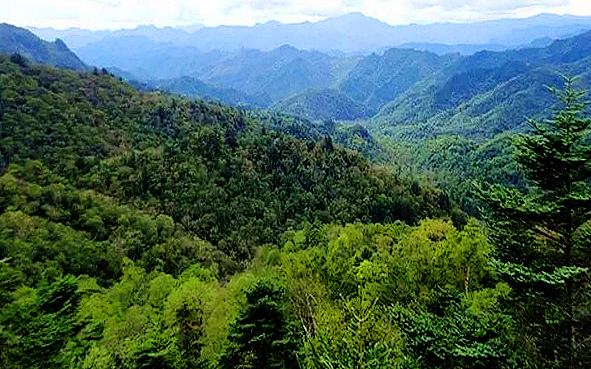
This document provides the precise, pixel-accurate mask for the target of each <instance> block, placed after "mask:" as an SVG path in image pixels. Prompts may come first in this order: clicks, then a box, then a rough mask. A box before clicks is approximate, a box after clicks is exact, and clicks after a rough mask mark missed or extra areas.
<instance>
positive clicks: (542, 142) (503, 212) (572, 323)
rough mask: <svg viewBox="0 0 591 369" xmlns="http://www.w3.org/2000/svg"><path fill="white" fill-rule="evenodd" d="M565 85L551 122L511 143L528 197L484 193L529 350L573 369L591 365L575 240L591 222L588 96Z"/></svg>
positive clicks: (582, 253) (584, 251)
mask: <svg viewBox="0 0 591 369" xmlns="http://www.w3.org/2000/svg"><path fill="white" fill-rule="evenodd" d="M565 85H566V86H565V89H564V90H561V91H559V90H556V89H551V90H552V92H554V93H555V94H556V96H557V97H558V98H559V99H560V101H561V102H562V104H563V108H562V109H561V110H560V111H558V112H557V113H556V114H555V115H554V116H553V117H552V119H550V120H546V121H544V122H535V121H530V123H531V126H532V128H533V133H532V134H523V135H519V136H517V137H516V138H515V140H514V145H515V147H516V149H517V150H516V154H515V160H516V161H517V163H518V164H520V166H521V168H522V169H523V170H524V173H525V175H526V177H527V178H528V179H529V181H530V182H531V188H530V190H529V191H528V193H526V194H524V193H521V192H519V191H517V190H516V189H512V188H506V187H502V186H491V188H490V189H489V190H488V191H486V192H484V191H482V192H481V195H482V197H483V199H484V200H485V201H486V202H487V203H488V204H489V205H490V208H491V209H492V211H493V217H491V222H490V223H491V225H492V229H493V231H494V232H493V237H494V241H495V244H496V245H497V250H498V258H499V261H500V262H501V264H499V274H500V275H501V276H504V277H505V278H507V279H509V280H510V281H511V282H513V286H514V288H515V290H516V292H517V293H518V294H519V299H518V301H520V303H519V304H520V305H518V306H521V307H522V309H521V312H522V314H521V317H522V318H523V319H525V324H526V325H527V326H528V328H526V331H524V336H529V337H530V339H531V337H533V340H534V342H533V345H532V346H533V347H534V348H533V349H532V350H531V351H532V352H535V356H537V358H538V359H539V360H542V361H544V362H545V363H546V364H544V365H545V366H546V367H547V365H548V364H549V363H551V365H554V366H556V367H562V368H576V367H584V366H585V365H589V364H591V363H589V362H587V363H584V361H586V360H588V358H587V359H585V358H584V355H583V353H584V352H585V351H586V350H588V349H589V347H587V348H586V347H585V345H587V346H588V345H589V338H590V337H589V332H588V331H587V333H585V330H584V329H583V327H584V324H583V322H584V321H585V320H587V318H588V317H585V316H584V315H585V314H588V308H583V305H584V304H583V302H582V300H583V299H585V297H584V296H585V293H583V292H582V291H585V290H587V291H588V288H589V286H588V280H587V277H586V274H587V270H586V269H585V268H586V267H588V266H590V264H591V263H590V260H589V256H588V252H589V248H588V244H589V241H588V237H587V240H584V239H585V238H586V237H577V235H578V234H580V233H581V230H583V229H584V228H587V227H588V226H589V222H590V220H591V182H590V180H591V142H590V135H589V128H590V127H591V120H590V119H587V118H585V117H584V116H583V113H584V110H585V108H586V103H585V102H584V96H585V92H584V91H582V90H578V89H576V88H575V87H574V86H573V79H572V78H565ZM581 239H583V240H581ZM587 293H588V292H587ZM587 303H588V301H587ZM535 327H542V329H541V330H540V329H538V328H535ZM585 336H586V337H585Z"/></svg>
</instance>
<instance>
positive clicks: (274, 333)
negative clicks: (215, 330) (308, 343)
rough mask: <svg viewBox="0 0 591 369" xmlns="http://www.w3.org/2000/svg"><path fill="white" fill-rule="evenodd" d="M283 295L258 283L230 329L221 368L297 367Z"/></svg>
mask: <svg viewBox="0 0 591 369" xmlns="http://www.w3.org/2000/svg"><path fill="white" fill-rule="evenodd" d="M283 295H284V292H283V290H282V289H281V288H278V287H276V286H274V285H272V284H271V283H268V282H265V281H261V282H259V283H257V284H256V285H255V286H254V288H253V289H252V290H251V291H249V292H248V293H247V296H246V299H247V306H246V309H245V310H244V312H243V313H242V315H241V316H240V317H239V318H238V320H237V321H236V322H235V323H234V325H233V326H232V328H231V331H230V335H229V336H228V340H229V341H230V343H231V348H230V349H228V351H227V352H226V354H225V355H224V357H223V358H222V362H221V364H222V366H223V367H225V368H260V369H263V368H264V369H267V368H298V360H297V356H296V355H297V349H298V348H297V341H296V340H295V339H294V337H293V334H292V332H290V326H289V324H288V322H287V320H286V319H285V316H284V313H283V309H282V302H283Z"/></svg>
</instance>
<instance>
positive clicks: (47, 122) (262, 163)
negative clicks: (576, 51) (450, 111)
mask: <svg viewBox="0 0 591 369" xmlns="http://www.w3.org/2000/svg"><path fill="white" fill-rule="evenodd" d="M553 92H554V94H555V95H556V97H557V103H556V106H557V107H559V109H557V110H556V112H555V113H554V115H553V116H552V117H551V119H550V120H540V121H531V122H530V126H531V129H530V130H529V131H528V132H526V133H522V134H511V133H507V134H506V135H504V136H498V137H496V138H495V139H494V140H492V141H487V142H485V143H483V142H481V141H478V140H475V141H472V140H474V138H473V137H463V136H462V137H460V136H445V135H443V136H437V137H435V138H434V139H433V140H429V141H420V142H421V143H420V144H416V145H414V144H412V142H411V144H409V145H408V146H403V145H402V144H401V143H392V142H391V143H390V146H388V145H387V144H384V142H385V140H386V138H387V137H388V136H387V135H388V134H391V135H393V133H392V132H381V133H380V135H379V137H378V138H377V139H376V138H374V137H373V136H372V135H371V134H370V132H368V131H367V130H366V128H364V127H363V126H360V125H348V126H347V125H338V126H337V125H335V123H334V122H332V121H330V120H326V121H324V122H322V123H312V122H310V121H307V120H305V119H300V118H294V117H290V116H286V115H282V114H279V113H273V112H264V111H258V110H253V111H249V110H238V109H235V108H230V107H225V106H222V105H219V104H213V103H206V102H202V101H196V100H191V99H186V98H181V97H175V96H170V95H167V94H162V93H160V92H141V91H137V90H135V89H134V88H133V87H131V86H129V85H128V84H126V83H124V82H122V81H121V80H120V79H118V78H116V77H114V76H112V75H111V74H109V73H108V72H107V71H106V70H102V71H99V70H96V69H95V70H94V71H66V70H59V69H53V68H51V67H47V66H41V65H37V64H34V63H33V62H31V61H29V60H27V59H26V58H24V57H22V56H20V55H18V54H13V55H7V56H0V366H1V367H6V368H47V367H51V368H220V367H221V368H326V369H329V368H450V369H451V368H503V369H505V368H585V367H589V366H591V335H590V332H591V281H590V280H589V277H590V275H589V268H590V267H591V258H589V253H590V252H591V182H590V181H591V136H590V135H589V129H590V127H591V120H589V119H588V118H587V115H586V105H585V99H586V97H585V95H584V93H583V92H581V91H579V90H578V89H577V85H576V84H575V83H573V81H572V80H571V79H567V80H566V86H565V88H564V89H562V88H560V89H556V90H554V91H553ZM337 97H338V96H337ZM323 101H324V100H321V101H320V103H322V104H323V103H324V102H323ZM333 101H335V103H338V99H337V100H333ZM337 110H339V111H340V110H341V109H337ZM376 132H380V131H376ZM417 137H418V136H417ZM415 138H416V137H415ZM382 146H384V147H382ZM435 147H439V148H440V149H439V150H435ZM441 148H444V149H441ZM434 153H438V156H436V155H434ZM410 156H412V157H413V158H414V159H415V160H416V163H422V164H421V165H424V166H425V167H429V168H439V169H438V170H437V171H435V172H432V173H434V175H435V176H438V178H432V177H431V175H430V174H429V173H420V166H419V167H417V169H418V170H408V169H405V168H403V167H402V165H404V164H405V163H406V161H407V160H409V157H410ZM386 159H387V160H386ZM385 162H388V163H389V164H388V165H385V164H383V163H385ZM378 163H382V164H378ZM480 164H482V165H480ZM464 169H465V170H466V173H467V174H466V177H465V178H461V177H459V176H458V174H459V173H464ZM454 176H455V177H454Z"/></svg>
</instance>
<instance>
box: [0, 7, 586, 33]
mask: <svg viewBox="0 0 591 369" xmlns="http://www.w3.org/2000/svg"><path fill="white" fill-rule="evenodd" d="M0 9H2V14H0V21H4V22H8V23H13V24H17V25H21V26H23V25H35V26H53V27H58V28H65V27H70V26H77V27H83V28H92V29H98V28H121V27H131V26H135V25H137V24H156V25H159V26H164V25H186V24H192V23H204V24H206V25H209V26H214V25H219V24H244V25H252V24H254V23H258V22H266V21H269V20H278V21H281V22H300V21H305V20H311V21H315V20H319V19H322V18H325V17H329V16H335V15H340V14H344V13H348V12H352V11H359V12H362V13H364V14H367V15H370V16H373V17H376V18H378V19H381V20H383V21H385V22H387V23H390V24H407V23H431V22H441V21H455V22H457V21H460V22H461V21H474V20H484V19H492V18H499V17H507V16H509V17H523V16H530V15H534V14H537V13H540V12H551V13H570V14H579V15H591V1H590V0H215V1H212V0H55V1H47V0H0Z"/></svg>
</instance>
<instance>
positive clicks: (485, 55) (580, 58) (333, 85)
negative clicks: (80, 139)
mask: <svg viewBox="0 0 591 369" xmlns="http://www.w3.org/2000/svg"><path fill="white" fill-rule="evenodd" d="M589 19H591V18H586V17H572V16H554V15H540V16H537V17H533V18H528V19H521V20H516V19H513V20H498V21H489V22H480V23H473V24H463V25H460V24H436V25H429V26H407V27H406V28H404V27H400V26H398V27H391V26H388V25H386V24H384V23H381V22H379V21H377V20H375V19H372V18H369V17H365V16H363V15H361V14H350V15H347V16H343V17H339V18H335V19H328V20H326V21H323V22H317V23H302V24H299V25H297V26H298V27H299V28H300V29H307V27H312V26H313V27H321V26H322V27H325V28H326V30H327V32H326V34H325V35H323V37H316V39H323V38H324V36H326V37H329V36H330V35H331V33H330V32H328V30H330V29H331V27H335V28H336V27H337V24H340V26H339V27H340V28H339V29H340V30H341V32H346V30H347V29H349V28H350V27H351V28H355V27H358V25H359V24H365V26H366V27H361V28H358V30H360V31H359V34H363V33H364V32H369V30H373V31H372V32H378V31H379V30H381V31H379V32H382V31H384V30H386V29H394V28H395V29H398V30H399V31H400V30H405V32H410V30H412V29H414V30H415V31H416V30H422V31H421V32H427V31H428V30H431V31H432V30H434V29H440V30H444V29H452V28H453V29H456V30H457V29H464V30H468V29H477V28H478V27H484V26H485V25H486V26H490V29H488V30H487V31H483V33H482V34H481V35H480V37H481V38H482V37H484V36H483V35H487V37H488V41H491V42H492V41H495V40H496V41H499V42H502V41H503V36H502V35H503V32H505V33H506V32H508V31H507V30H508V29H511V27H510V25H512V27H518V25H521V28H513V30H512V31H510V32H509V33H511V34H513V35H516V38H515V39H514V40H513V42H514V43H517V42H519V43H522V44H524V45H526V47H521V48H515V49H512V48H510V47H509V48H506V46H503V44H501V43H498V44H492V43H489V44H461V45H460V44H458V45H450V44H437V43H436V42H437V41H438V39H436V38H435V39H428V42H427V41H426V40H427V39H425V38H423V39H420V40H419V41H420V42H419V43H414V44H413V43H406V44H404V45H405V47H399V48H389V49H386V50H384V51H381V52H375V53H370V54H367V55H362V54H351V53H347V52H346V51H344V50H347V49H346V48H345V49H342V50H341V52H334V50H333V52H330V53H329V52H322V51H318V50H309V49H301V48H296V47H295V46H292V45H289V44H283V45H281V46H279V47H277V48H274V49H271V50H266V48H265V47H261V49H260V50H259V49H249V48H239V49H235V50H230V49H227V50H224V49H223V47H224V45H225V44H224V42H223V40H224V38H223V37H222V38H221V39H220V43H219V46H220V49H215V50H208V51H203V50H207V47H202V46H203V45H193V46H189V45H190V44H192V42H193V41H194V40H195V37H197V35H203V34H205V33H207V32H210V33H211V32H214V31H216V32H217V31H220V30H225V31H224V32H226V31H227V32H230V29H234V30H233V31H232V32H233V33H232V32H230V33H228V35H230V34H237V35H238V36H237V37H235V38H234V40H239V39H240V36H239V35H240V34H241V33H240V32H243V31H244V32H246V33H248V32H255V30H258V31H256V32H259V31H260V30H261V27H262V25H258V26H255V27H250V28H249V27H238V28H235V27H234V28H233V27H225V28H224V27H217V28H199V29H198V30H197V31H195V32H193V33H189V32H187V31H185V30H180V29H174V28H170V27H169V28H166V29H160V28H155V27H138V28H136V29H135V30H127V31H100V32H98V31H95V32H93V31H87V34H88V35H95V36H96V35H99V34H100V36H101V37H103V38H101V39H100V40H98V41H96V40H94V41H93V40H89V39H88V38H86V39H87V41H89V43H87V44H86V45H84V46H80V47H79V48H78V49H77V52H78V53H79V55H80V56H81V58H82V60H85V61H87V63H88V64H89V65H96V66H98V67H107V69H108V70H109V71H110V72H111V73H113V74H116V75H118V76H120V77H122V78H124V79H127V80H137V82H136V83H137V85H141V86H144V87H147V88H153V89H161V90H165V91H169V92H172V93H177V94H182V95H189V96H195V97H201V98H204V99H207V100H218V101H221V102H223V103H227V104H232V105H249V106H255V107H260V108H269V109H271V110H274V111H277V112H282V113H288V114H292V115H296V116H300V117H303V118H307V119H310V120H358V119H365V120H366V121H367V124H366V125H367V126H374V127H382V128H383V129H385V130H386V131H388V130H390V131H391V130H396V129H397V128H396V127H407V128H405V130H406V132H407V134H408V132H410V131H412V132H413V133H412V134H414V135H416V136H421V135H423V136H424V135H427V136H428V135H437V134H441V133H449V132H454V133H458V132H461V133H462V134H467V135H478V136H480V135H486V136H492V135H495V134H497V133H500V132H503V131H505V130H507V129H519V127H522V126H523V123H524V122H525V117H542V116H544V115H545V114H547V113H548V112H549V111H550V109H551V108H552V106H553V101H554V100H553V98H552V97H551V96H550V94H549V93H547V89H546V85H551V86H555V85H558V84H560V77H559V73H563V74H569V75H574V76H579V77H580V79H581V84H582V86H583V87H585V86H588V85H589V79H588V77H589V74H590V72H591V67H590V65H591V63H590V61H591V59H590V58H591V46H589V45H591V32H586V33H582V34H577V35H574V36H573V35H571V34H569V32H575V30H580V29H582V28H583V27H584V25H585V24H586V23H585V22H588V21H589ZM372 25H373V26H372ZM542 25H543V26H542ZM283 26H285V27H284V29H288V30H289V29H296V28H298V27H296V25H281V24H279V23H276V22H274V23H268V24H266V25H265V27H268V28H273V27H279V28H280V27H283ZM294 27H295V28H294ZM454 27H455V28H454ZM528 27H529V28H528ZM263 28H264V27H263ZM0 30H2V37H3V38H2V40H5V41H3V42H2V47H3V48H4V49H3V51H4V52H20V53H22V54H23V55H25V56H27V57H29V58H31V59H32V60H34V61H39V62H46V63H48V64H51V65H58V66H66V67H69V68H74V69H76V68H84V67H85V65H84V63H82V61H80V59H78V58H77V57H76V55H75V54H74V53H73V52H71V51H70V50H68V49H67V47H66V46H65V44H64V43H63V42H62V41H60V40H56V41H54V42H53V43H50V42H45V41H42V40H40V39H39V38H38V37H37V36H35V35H33V34H32V33H30V32H28V31H26V30H24V29H20V28H17V27H12V26H9V25H3V26H2V28H0ZM502 30H503V32H501V31H502ZM46 31H47V30H46ZM431 31H429V32H431ZM68 32H70V33H72V32H74V31H73V30H69V31H68ZM101 32H102V33H101ZM220 32H221V31H220ZM384 32H385V31H384ZM416 32H418V31H416ZM443 33H445V32H443ZM72 34H74V33H72ZM408 34H412V33H408ZM559 34H563V35H566V36H565V37H566V38H564V39H554V37H557V36H558V35H559ZM175 35H177V36H178V38H177V37H176V36H175ZM494 35H496V36H494ZM520 35H521V36H520ZM525 35H527V37H525ZM275 36H276V37H279V38H280V39H281V40H289V37H291V36H289V32H288V33H285V34H283V35H275ZM275 36H274V37H275ZM522 36H523V37H522ZM534 36H535V37H536V38H533V39H530V38H531V37H534ZM158 37H160V38H158ZM228 37H229V36H228ZM495 37H496V38H495ZM311 38H314V37H311ZM245 39H249V40H250V38H248V37H247V38H245ZM255 39H256V37H255ZM170 40H175V41H174V43H173V42H170ZM191 40H193V41H191ZM316 41H317V42H320V41H318V40H316ZM349 41H350V40H349ZM405 41H412V37H410V36H409V37H408V38H406V39H405ZM460 41H461V40H460ZM472 41H478V40H475V39H473V40H472ZM480 41H484V39H481V40H480ZM249 42H250V41H249ZM372 42H373V41H368V42H367V43H366V45H370V46H371V47H377V45H373V44H372ZM183 43H185V44H184V45H183ZM79 44H80V43H79ZM269 45H270V44H269ZM372 45H373V46H372ZM487 45H488V46H487ZM200 46H201V47H200ZM333 46H335V47H338V46H339V44H338V43H333ZM370 46H368V47H369V48H371V47H370ZM480 47H484V48H486V47H488V48H491V49H495V48H496V49H497V51H489V50H482V51H477V50H478V49H479V48H480ZM349 50H351V49H349ZM57 51H59V53H57ZM433 51H438V52H433ZM55 55H59V58H58V57H56V56H55ZM58 59H59V60H58Z"/></svg>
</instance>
